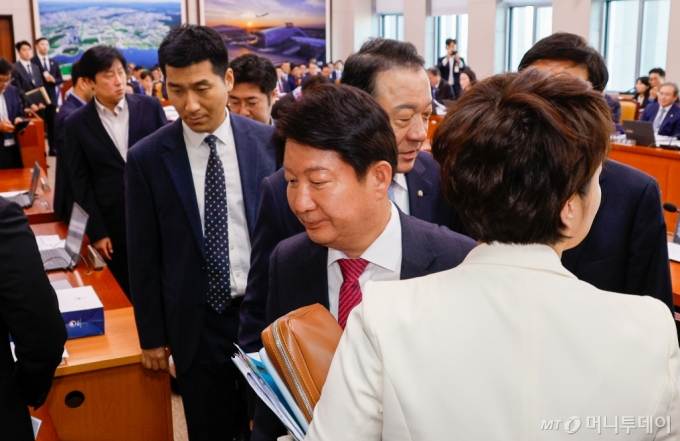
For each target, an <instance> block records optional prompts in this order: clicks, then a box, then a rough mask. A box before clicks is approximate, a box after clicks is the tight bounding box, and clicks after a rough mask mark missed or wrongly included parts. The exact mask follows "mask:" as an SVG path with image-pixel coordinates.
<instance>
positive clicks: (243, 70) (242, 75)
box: [231, 54, 276, 99]
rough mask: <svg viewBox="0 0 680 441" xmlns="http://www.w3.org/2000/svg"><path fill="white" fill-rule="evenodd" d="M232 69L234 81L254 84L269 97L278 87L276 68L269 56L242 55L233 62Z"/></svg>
mask: <svg viewBox="0 0 680 441" xmlns="http://www.w3.org/2000/svg"><path fill="white" fill-rule="evenodd" d="M231 70H233V71H234V83H236V84H239V83H250V84H254V85H256V86H258V87H259V88H260V92H262V93H264V94H265V95H267V97H269V94H271V93H272V90H274V89H275V88H276V68H275V67H274V64H273V63H272V62H271V61H269V59H267V58H264V57H260V56H257V55H255V54H245V55H241V56H240V57H237V58H234V59H233V61H232V62H231ZM267 99H269V98H267Z"/></svg>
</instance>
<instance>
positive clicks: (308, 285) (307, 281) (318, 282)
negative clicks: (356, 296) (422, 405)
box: [293, 236, 330, 309]
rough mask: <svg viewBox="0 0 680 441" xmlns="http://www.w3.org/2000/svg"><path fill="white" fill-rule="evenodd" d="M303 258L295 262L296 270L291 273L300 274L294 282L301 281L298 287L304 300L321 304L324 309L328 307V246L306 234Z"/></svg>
mask: <svg viewBox="0 0 680 441" xmlns="http://www.w3.org/2000/svg"><path fill="white" fill-rule="evenodd" d="M305 256H306V257H305V258H304V259H300V261H299V262H298V263H297V264H296V267H297V269H298V270H296V271H294V272H293V274H300V275H303V274H304V277H299V278H298V279H297V280H296V281H295V282H298V283H302V284H304V285H302V286H300V287H299V288H298V289H299V291H298V292H300V293H307V295H305V302H306V303H307V302H308V304H310V305H312V304H314V303H320V304H322V305H323V306H324V307H325V308H326V309H330V303H329V301H328V267H327V263H328V248H326V247H324V246H321V245H318V244H316V243H314V242H312V240H311V239H310V238H309V236H307V245H306V250H305Z"/></svg>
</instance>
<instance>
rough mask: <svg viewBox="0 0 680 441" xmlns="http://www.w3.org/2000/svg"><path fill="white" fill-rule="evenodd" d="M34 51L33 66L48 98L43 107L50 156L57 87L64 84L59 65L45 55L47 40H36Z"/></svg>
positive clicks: (53, 140) (52, 144)
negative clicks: (37, 69)
mask: <svg viewBox="0 0 680 441" xmlns="http://www.w3.org/2000/svg"><path fill="white" fill-rule="evenodd" d="M35 49H36V51H37V54H36V55H35V56H34V57H33V58H31V62H32V63H33V64H34V65H37V66H39V67H40V72H41V73H42V76H43V84H44V86H45V90H46V91H47V95H48V96H49V97H50V102H51V104H49V105H48V106H46V107H45V112H44V115H45V129H46V131H47V141H48V143H49V145H50V155H51V156H55V155H56V143H57V141H56V139H55V133H54V119H55V115H56V112H57V105H58V103H59V101H58V100H59V86H61V85H62V84H63V82H64V79H63V78H62V77H61V68H60V67H59V63H57V62H56V61H54V60H52V59H50V58H49V57H48V56H47V54H48V53H49V51H50V44H49V42H48V41H47V38H45V37H42V38H38V39H37V40H36V42H35Z"/></svg>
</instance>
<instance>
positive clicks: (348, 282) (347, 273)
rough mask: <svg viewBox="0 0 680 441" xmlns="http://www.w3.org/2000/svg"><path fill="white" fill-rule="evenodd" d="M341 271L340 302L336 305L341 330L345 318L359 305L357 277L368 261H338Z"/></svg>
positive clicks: (359, 293)
mask: <svg viewBox="0 0 680 441" xmlns="http://www.w3.org/2000/svg"><path fill="white" fill-rule="evenodd" d="M338 264H339V265H340V271H342V285H340V300H339V302H338V303H339V305H338V323H339V324H340V327H341V328H342V329H345V325H347V317H349V313H350V312H352V310H353V309H354V307H355V306H357V305H358V304H359V303H361V285H359V277H361V274H362V273H363V272H364V270H365V269H366V266H367V265H368V261H367V260H364V259H340V260H338Z"/></svg>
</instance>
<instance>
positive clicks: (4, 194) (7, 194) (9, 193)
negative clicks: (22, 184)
mask: <svg viewBox="0 0 680 441" xmlns="http://www.w3.org/2000/svg"><path fill="white" fill-rule="evenodd" d="M27 192H28V190H21V191H3V192H2V193H0V196H2V197H3V198H13V197H14V196H16V195H18V194H21V193H27Z"/></svg>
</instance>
